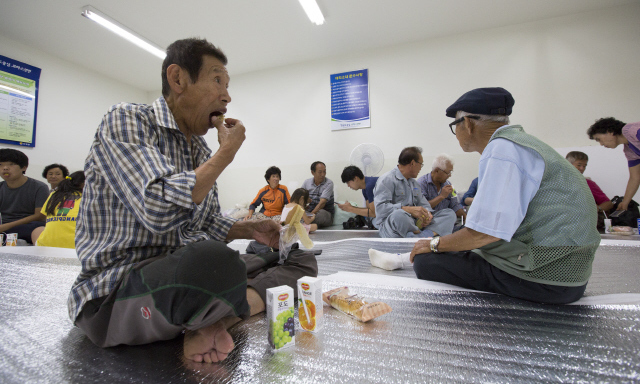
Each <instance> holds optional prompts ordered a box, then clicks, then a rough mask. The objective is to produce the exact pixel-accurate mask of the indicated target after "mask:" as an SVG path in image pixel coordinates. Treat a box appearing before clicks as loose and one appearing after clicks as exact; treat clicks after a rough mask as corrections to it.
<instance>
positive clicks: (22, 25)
mask: <svg viewBox="0 0 640 384" xmlns="http://www.w3.org/2000/svg"><path fill="white" fill-rule="evenodd" d="M636 1H637V0H561V1H559V0H535V1H533V0H394V1H391V0H318V3H319V6H320V9H321V10H322V12H323V13H324V16H325V24H324V25H321V26H316V25H314V24H312V23H311V22H310V21H309V19H308V18H307V16H306V15H305V13H304V11H303V10H302V7H301V6H300V4H299V3H298V1H297V0H225V1H223V0H182V1H167V0H1V1H0V34H1V35H2V36H4V37H6V38H9V39H11V40H14V41H16V42H18V43H21V44H24V45H26V46H29V47H32V48H36V49H38V50H41V51H44V52H46V53H48V54H51V55H53V56H56V57H59V58H62V59H64V60H67V61H70V62H73V63H75V64H78V65H81V66H83V67H86V68H89V69H91V70H93V71H96V72H98V73H101V74H104V75H106V76H108V77H110V78H113V79H118V80H119V81H121V82H123V83H126V84H130V85H132V86H135V87H137V88H139V89H143V90H146V91H155V90H158V89H159V88H160V81H159V71H160V64H161V60H160V59H158V58H157V57H155V56H153V55H151V54H149V53H147V52H145V51H143V50H141V49H139V48H137V47H135V46H134V45H132V44H131V43H129V42H127V41H125V40H122V39H121V38H120V37H117V36H116V35H114V34H112V33H111V32H109V31H107V30H105V29H103V28H101V27H100V26H98V25H97V24H96V23H94V22H91V21H89V20H88V19H86V18H84V17H82V16H81V15H80V13H81V11H82V8H83V7H84V6H86V5H91V6H93V7H94V8H95V9H97V10H99V11H101V12H103V13H105V14H106V15H108V16H110V17H111V18H112V19H115V20H117V21H118V22H120V23H121V24H123V25H125V26H127V27H128V28H129V29H131V30H133V31H135V32H137V33H139V34H140V35H142V36H143V37H145V38H146V39H147V40H149V41H151V42H153V43H155V44H157V45H159V46H160V47H162V48H166V46H167V45H169V44H170V43H171V42H173V41H174V40H177V39H181V38H185V37H192V36H197V37H204V38H206V39H207V40H209V41H210V42H212V43H214V44H215V45H217V46H219V47H220V48H222V50H223V51H224V52H225V53H226V55H227V56H228V58H229V65H228V69H229V72H230V74H231V75H237V74H241V73H247V72H252V71H258V70H263V69H266V68H272V67H277V66H284V65H290V64H294V63H301V62H305V61H311V60H318V59H322V58H327V57H334V56H345V55H349V54H354V53H358V52H362V51H367V50H371V49H379V48H383V47H387V46H392V45H397V44H403V43H411V42H416V41H420V40H425V39H429V38H434V37H438V36H445V35H451V34H458V33H464V32H470V31H474V30H482V29H488V28H495V27H501V26H506V25H512V24H520V23H526V22H530V21H534V20H541V19H546V18H551V17H557V16H563V15H568V14H573V13H580V12H587V11H591V10H596V9H601V8H607V7H612V6H617V5H621V4H626V3H631V2H636ZM0 54H2V49H1V47H0ZM30 64H32V65H36V66H37V64H35V63H30Z"/></svg>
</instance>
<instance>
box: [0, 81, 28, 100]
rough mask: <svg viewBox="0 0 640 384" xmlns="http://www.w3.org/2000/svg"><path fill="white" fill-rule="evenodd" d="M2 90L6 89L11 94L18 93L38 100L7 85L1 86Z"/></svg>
mask: <svg viewBox="0 0 640 384" xmlns="http://www.w3.org/2000/svg"><path fill="white" fill-rule="evenodd" d="M0 88H2V89H6V90H7V91H9V92H15V93H17V94H19V95H22V96H27V97H29V98H31V99H35V98H36V97H35V95H32V94H30V93H27V92H24V91H20V90H18V89H15V88H11V87H7V86H6V85H2V84H0Z"/></svg>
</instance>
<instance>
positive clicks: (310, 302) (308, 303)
mask: <svg viewBox="0 0 640 384" xmlns="http://www.w3.org/2000/svg"><path fill="white" fill-rule="evenodd" d="M298 321H299V322H300V328H302V329H303V330H305V331H309V332H318V331H319V330H320V329H321V328H322V327H321V326H322V280H321V279H319V278H317V277H310V276H304V277H301V278H300V279H298Z"/></svg>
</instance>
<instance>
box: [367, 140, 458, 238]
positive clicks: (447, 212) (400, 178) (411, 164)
mask: <svg viewBox="0 0 640 384" xmlns="http://www.w3.org/2000/svg"><path fill="white" fill-rule="evenodd" d="M423 162H424V160H423V159H422V149H420V148H418V147H408V148H405V149H403V150H402V152H401V153H400V156H399V158H398V166H397V167H395V168H394V169H392V170H391V171H389V172H387V173H385V174H384V175H382V176H380V178H379V179H378V182H377V183H376V187H375V189H374V190H373V195H374V198H373V201H374V205H375V211H376V217H375V219H374V220H373V225H374V226H375V227H376V228H378V229H379V233H380V237H431V236H434V235H448V234H450V233H451V232H452V231H453V225H454V223H455V220H456V214H455V213H454V212H453V211H452V210H451V209H448V208H445V209H442V210H440V211H437V212H434V210H433V208H431V205H429V201H427V199H426V198H425V197H424V196H423V195H422V191H421V190H420V185H419V184H418V182H417V181H416V179H415V178H416V177H417V176H418V174H419V173H420V170H421V169H422V165H423Z"/></svg>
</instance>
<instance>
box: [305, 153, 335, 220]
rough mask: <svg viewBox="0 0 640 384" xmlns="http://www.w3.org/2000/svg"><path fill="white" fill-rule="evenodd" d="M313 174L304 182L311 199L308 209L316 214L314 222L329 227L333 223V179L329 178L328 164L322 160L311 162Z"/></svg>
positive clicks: (312, 213)
mask: <svg viewBox="0 0 640 384" xmlns="http://www.w3.org/2000/svg"><path fill="white" fill-rule="evenodd" d="M311 174H312V175H313V177H312V178H310V179H307V180H305V181H304V183H302V188H304V189H306V190H307V191H309V198H310V200H311V202H310V203H309V206H308V207H306V210H307V212H308V213H310V214H311V215H314V218H313V223H314V224H317V225H318V228H321V227H328V226H330V225H331V224H333V213H334V207H333V204H334V201H333V181H331V180H329V179H328V178H327V166H326V165H324V163H323V162H322V161H314V162H313V164H311Z"/></svg>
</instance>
